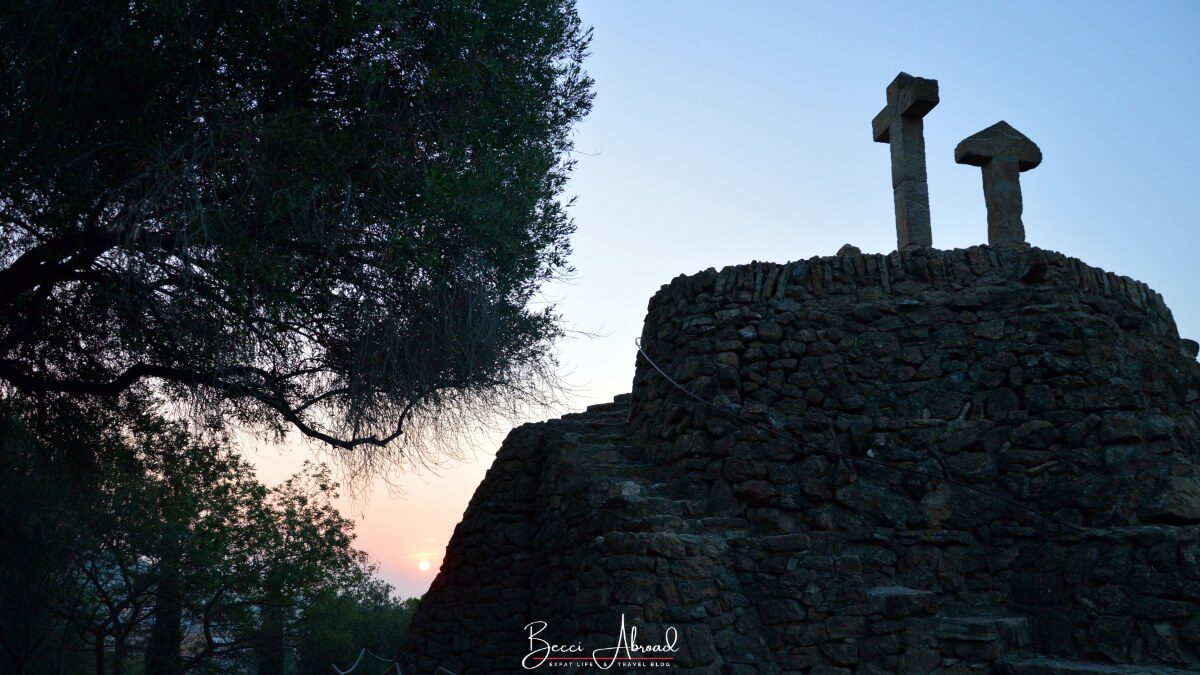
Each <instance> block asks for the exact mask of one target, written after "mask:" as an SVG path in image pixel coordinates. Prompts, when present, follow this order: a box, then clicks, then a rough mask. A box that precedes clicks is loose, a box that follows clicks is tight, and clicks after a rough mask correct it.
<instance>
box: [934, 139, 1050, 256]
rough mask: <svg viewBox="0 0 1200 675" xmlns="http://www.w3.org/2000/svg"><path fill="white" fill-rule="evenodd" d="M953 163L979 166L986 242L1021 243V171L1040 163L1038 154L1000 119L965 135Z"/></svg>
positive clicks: (1023, 240)
mask: <svg viewBox="0 0 1200 675" xmlns="http://www.w3.org/2000/svg"><path fill="white" fill-rule="evenodd" d="M954 161H956V162H958V163H959V164H970V165H972V166H981V167H983V200H984V202H985V203H986V204H987V223H988V243H989V244H991V245H993V246H995V245H997V244H1023V243H1025V225H1024V224H1022V223H1021V211H1022V208H1023V206H1022V203H1021V177H1020V176H1021V172H1022V171H1028V170H1030V169H1032V168H1034V167H1035V166H1037V165H1038V164H1041V163H1042V151H1041V150H1040V149H1039V148H1038V146H1037V145H1036V144H1035V143H1034V142H1033V141H1031V140H1029V139H1028V138H1026V137H1025V134H1022V133H1021V132H1019V131H1017V130H1016V129H1014V128H1012V127H1011V126H1010V125H1009V124H1008V122H1005V121H1003V120H1001V121H1000V122H997V123H995V124H993V125H992V126H990V127H988V128H986V129H984V130H983V131H980V132H979V133H977V134H975V135H973V136H968V137H967V138H966V139H964V140H963V142H962V143H959V144H958V147H957V148H955V149H954Z"/></svg>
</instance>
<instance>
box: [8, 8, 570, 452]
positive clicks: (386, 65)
mask: <svg viewBox="0 0 1200 675" xmlns="http://www.w3.org/2000/svg"><path fill="white" fill-rule="evenodd" d="M588 38H589V35H588V32H587V31H585V30H584V29H583V28H582V27H581V26H580V23H579V20H578V17H577V16H576V14H575V10H574V6H573V2H572V0H477V1H474V2H461V1H459V0H404V1H401V2H390V1H389V2H383V1H372V0H266V1H262V2H251V3H244V2H236V1H234V0H217V1H208V0H205V1H204V2H200V1H196V0H190V1H189V0H132V1H128V0H122V1H121V2H108V1H104V0H92V1H88V0H78V1H75V2H46V1H44V0H43V1H32V0H12V1H11V2H6V3H4V5H3V9H0V227H2V228H3V230H2V236H0V265H2V266H3V267H2V268H0V380H3V381H5V382H7V383H8V385H9V386H10V387H11V388H12V389H11V390H10V391H23V392H26V393H29V392H59V393H67V394H76V395H79V394H84V395H103V396H113V395H117V394H119V393H121V392H124V391H127V390H129V389H130V387H132V386H134V385H136V384H137V383H139V382H144V381H147V380H150V381H155V382H158V383H159V386H160V390H161V391H163V392H166V393H169V394H170V395H171V396H173V397H175V398H177V399H184V398H186V399H188V400H192V401H194V402H198V403H200V404H202V405H200V406H199V408H198V409H199V410H201V411H203V412H205V413H207V414H208V415H210V416H211V418H212V420H214V421H220V420H224V419H233V420H237V421H240V422H244V423H248V424H251V425H253V426H255V427H256V428H260V429H270V430H276V431H282V430H284V429H286V428H287V426H288V425H292V426H294V427H295V428H298V429H300V430H301V431H302V432H303V433H304V434H306V435H308V436H309V437H312V438H316V439H319V440H321V441H324V442H326V443H329V444H331V445H333V446H335V447H339V448H344V449H355V448H360V449H363V448H367V449H369V448H375V447H390V448H395V447H397V444H396V443H394V441H396V440H397V439H398V438H399V437H400V435H401V434H402V433H406V432H409V431H411V432H412V436H411V437H410V438H409V439H408V442H407V443H405V445H408V446H409V447H412V448H420V447H423V446H422V444H421V443H420V437H421V433H422V430H423V429H427V428H428V429H434V428H437V427H439V425H441V426H445V425H446V424H447V420H450V424H453V420H454V419H459V417H457V416H460V415H463V414H470V413H472V412H478V411H479V410H480V409H481V408H483V409H490V408H491V407H492V406H494V405H495V402H497V401H501V400H508V401H513V400H517V401H529V400H536V399H537V398H538V397H539V395H540V393H541V391H542V390H540V389H539V387H538V383H539V382H545V381H546V379H545V378H546V377H547V376H548V374H549V373H552V358H551V352H550V344H551V342H552V340H553V339H554V338H556V337H557V336H558V335H559V332H560V328H559V327H558V323H557V320H556V316H555V315H554V314H553V312H552V311H551V310H535V309H532V308H531V305H530V303H531V300H532V299H533V298H534V295H535V293H536V292H537V289H538V288H539V285H540V284H541V283H542V282H544V281H545V280H547V279H550V278H552V277H554V276H556V275H559V274H561V273H563V272H564V271H565V270H567V263H566V257H567V255H568V253H569V244H568V236H569V235H570V233H571V231H572V227H573V226H572V223H571V221H570V219H569V217H568V216H567V214H566V213H565V211H564V206H563V204H562V202H561V201H560V200H559V196H560V195H561V193H562V191H563V187H564V181H565V180H566V176H567V173H568V171H569V169H570V166H571V162H570V161H569V155H568V153H569V151H570V149H571V139H570V129H571V127H572V125H573V124H574V123H575V122H576V121H578V120H579V119H580V118H581V117H582V116H583V115H584V114H586V112H587V111H588V109H589V107H590V103H591V81H590V79H589V78H588V77H587V76H586V75H585V74H584V73H583V71H582V70H581V68H580V63H581V61H582V59H583V57H584V54H585V51H586V48H587V43H588ZM430 433H432V432H430Z"/></svg>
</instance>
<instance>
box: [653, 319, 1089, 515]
mask: <svg viewBox="0 0 1200 675" xmlns="http://www.w3.org/2000/svg"><path fill="white" fill-rule="evenodd" d="M633 342H634V344H635V345H637V350H638V354H640V355H641V357H642V358H644V359H646V362H647V363H649V364H650V366H651V367H652V368H654V370H656V371H658V374H659V375H662V376H663V379H665V380H666V381H667V382H670V383H671V385H672V386H674V387H675V388H676V389H678V390H679V391H681V392H683V393H684V394H686V395H687V396H689V397H690V398H692V399H694V400H695V401H697V402H699V403H700V404H701V405H704V406H707V407H709V408H712V409H713V410H716V411H717V412H719V413H721V414H723V415H725V416H727V417H729V418H731V419H733V420H734V421H735V422H738V423H741V424H744V425H746V426H748V427H750V428H753V429H757V430H758V431H762V432H765V433H767V434H771V435H774V436H776V437H778V438H782V439H784V440H786V441H790V442H792V443H795V444H796V445H798V446H800V447H802V448H806V449H808V450H811V451H813V452H816V453H818V454H822V455H826V456H829V457H834V458H837V459H844V460H847V461H850V462H859V463H862V464H869V465H872V466H878V467H880V468H883V469H886V470H889V471H894V472H896V473H904V474H908V475H911V476H920V477H922V478H929V479H931V480H937V481H941V482H943V483H946V484H948V485H954V486H956V487H960V488H962V489H964V490H970V491H971V492H975V493H977V494H981V495H983V496H985V497H991V498H992V499H995V500H997V501H999V502H1003V503H1004V504H1007V505H1009V506H1013V507H1016V508H1017V509H1020V510H1022V511H1026V512H1028V513H1032V514H1035V515H1038V516H1041V517H1042V518H1045V519H1046V520H1049V521H1051V522H1053V523H1057V524H1059V525H1063V526H1065V527H1069V528H1071V529H1074V530H1080V531H1082V530H1083V528H1081V527H1079V526H1078V525H1074V524H1072V523H1068V522H1066V521H1064V520H1062V519H1060V518H1058V517H1056V516H1053V515H1051V514H1049V513H1046V512H1044V511H1041V510H1039V509H1037V508H1035V507H1032V506H1028V505H1026V504H1022V503H1021V502H1019V501H1017V500H1015V499H1012V498H1010V497H1005V496H1004V495H1000V494H997V493H995V492H991V491H990V490H985V489H983V488H981V487H978V486H975V485H971V484H970V483H964V482H963V481H960V480H956V479H954V478H951V477H949V476H939V475H937V474H935V473H929V472H928V471H921V470H920V469H910V468H908V467H903V466H896V465H895V464H891V463H889V462H885V461H883V460H879V459H873V458H871V457H855V456H854V455H850V454H847V453H844V452H838V451H837V450H830V449H828V448H822V447H819V446H816V445H813V444H812V443H808V442H806V441H802V440H800V439H798V438H796V437H795V436H792V435H791V434H790V433H787V432H786V431H784V430H782V429H779V428H778V427H776V426H774V420H772V426H770V427H766V426H763V425H761V424H758V423H756V422H752V421H750V420H747V419H744V418H743V417H741V416H740V415H738V414H737V413H735V412H734V411H732V410H726V409H725V408H722V407H721V406H718V405H717V404H716V403H714V402H712V401H708V400H706V399H704V398H701V397H700V395H698V394H696V393H695V392H693V391H691V390H690V389H688V388H687V387H685V386H683V385H682V384H680V383H679V382H676V381H675V378H673V377H671V376H670V375H668V374H667V373H666V371H665V370H663V369H662V368H660V367H659V365H658V364H657V363H655V362H654V359H652V358H650V355H649V354H647V353H646V350H644V349H642V339H641V338H636V339H634V341H633Z"/></svg>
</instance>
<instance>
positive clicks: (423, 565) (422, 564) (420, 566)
mask: <svg viewBox="0 0 1200 675" xmlns="http://www.w3.org/2000/svg"><path fill="white" fill-rule="evenodd" d="M417 569H419V570H421V571H422V572H428V571H429V561H428V560H426V559H424V558H421V561H420V562H418V563H417Z"/></svg>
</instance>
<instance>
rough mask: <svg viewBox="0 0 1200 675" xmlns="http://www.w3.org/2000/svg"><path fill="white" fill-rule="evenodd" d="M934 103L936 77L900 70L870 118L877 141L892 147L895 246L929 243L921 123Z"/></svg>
mask: <svg viewBox="0 0 1200 675" xmlns="http://www.w3.org/2000/svg"><path fill="white" fill-rule="evenodd" d="M937 104H938V85H937V80H927V79H925V78H923V77H913V76H912V75H909V74H908V73H900V74H899V75H897V76H896V79H894V80H892V83H891V84H889V85H888V88H887V105H886V106H884V107H883V110H880V111H879V114H878V115H876V116H875V119H873V120H871V132H872V133H873V134H874V136H875V141H876V142H878V143H888V144H890V145H891V150H892V196H893V197H894V198H895V201H896V240H897V248H899V249H900V250H904V249H906V248H913V247H930V246H933V231H932V230H931V229H930V225H929V181H928V178H927V177H926V175H925V124H924V122H922V120H921V118H923V117H925V115H926V113H928V112H929V111H930V110H933V107H934V106H935V105H937Z"/></svg>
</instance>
